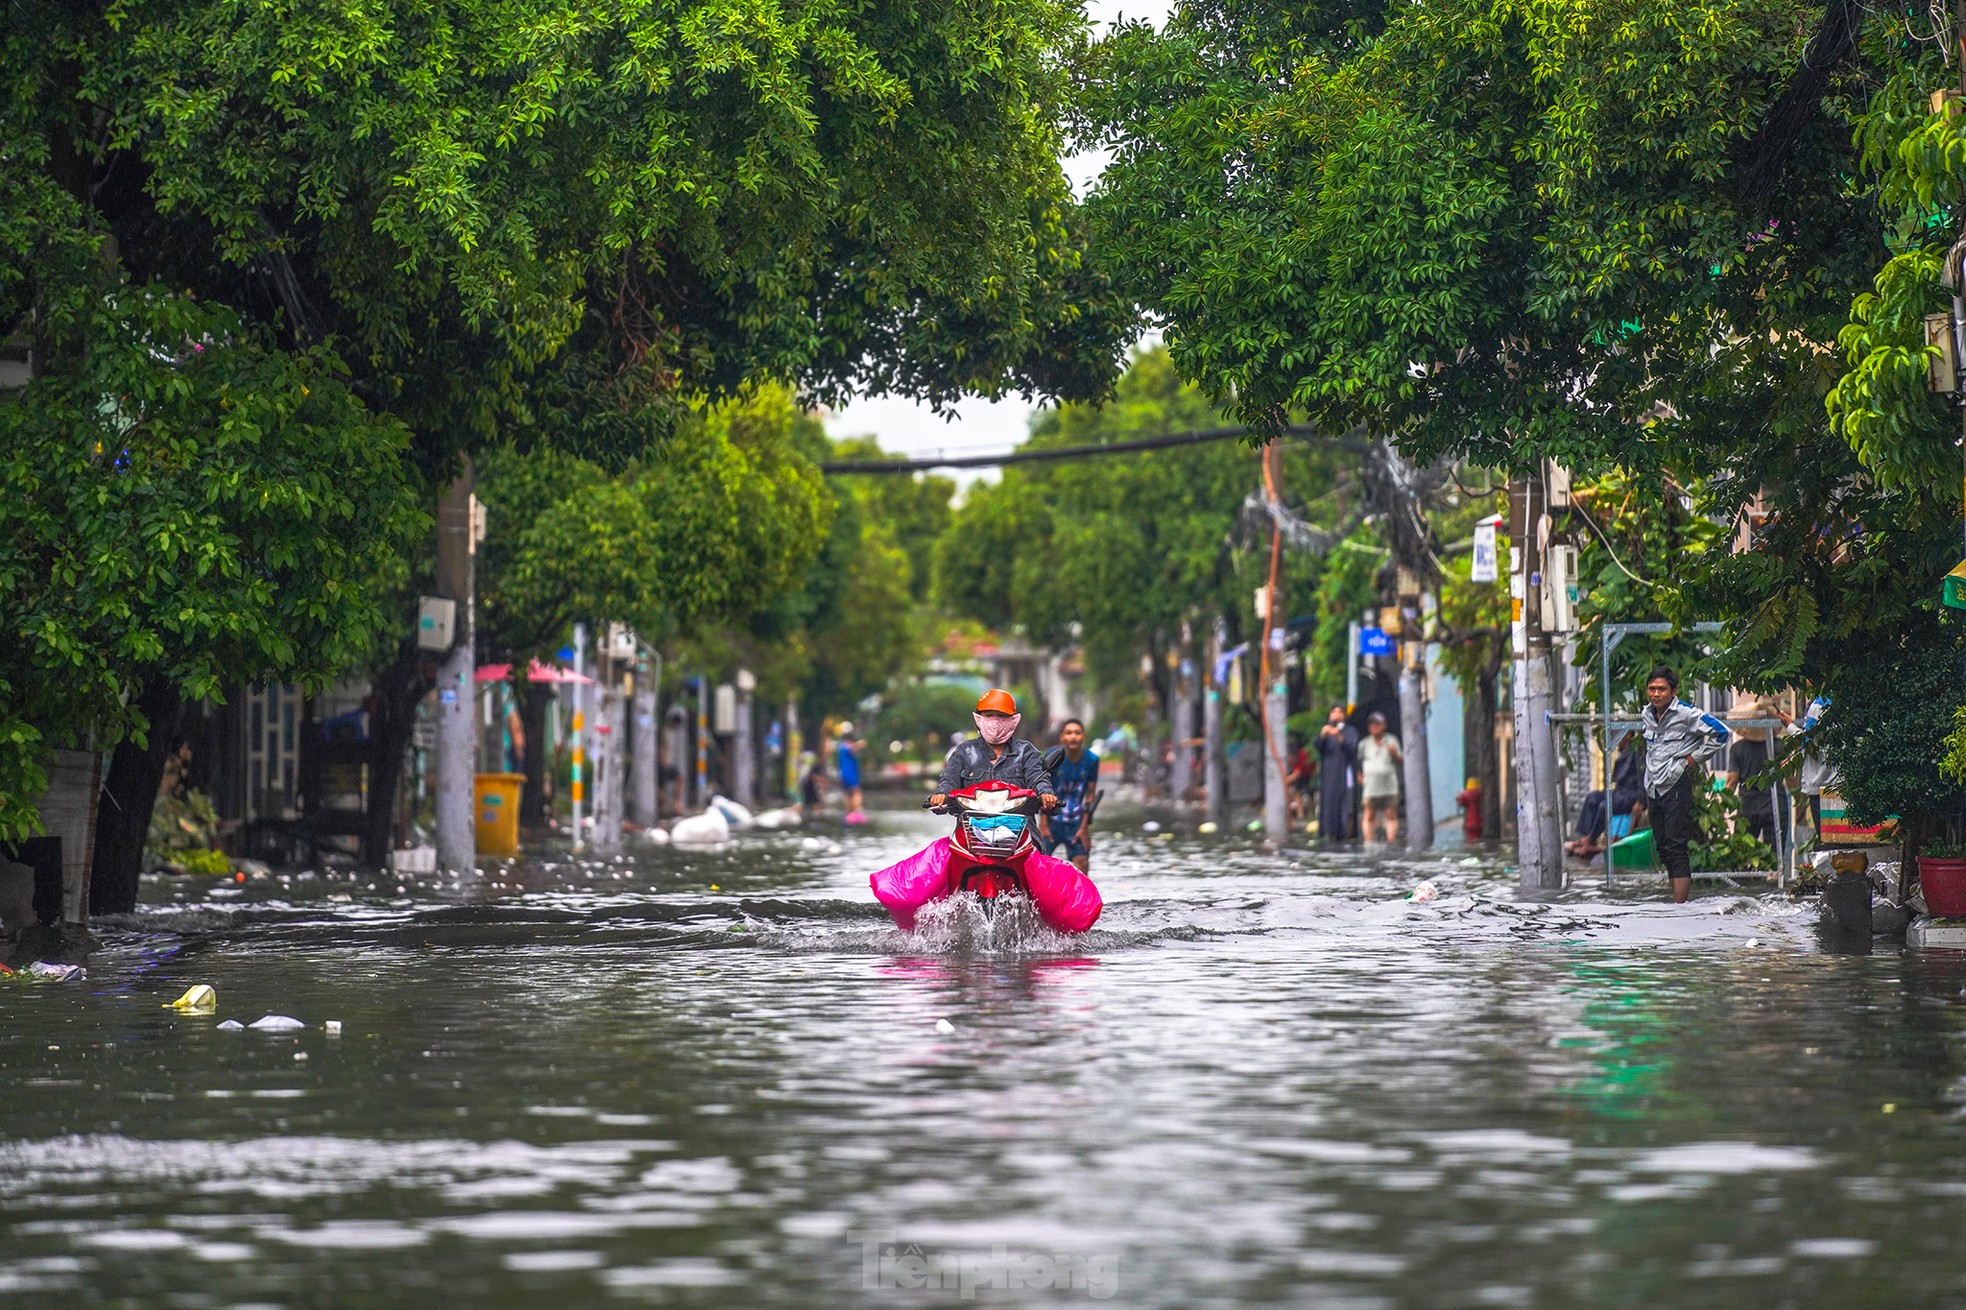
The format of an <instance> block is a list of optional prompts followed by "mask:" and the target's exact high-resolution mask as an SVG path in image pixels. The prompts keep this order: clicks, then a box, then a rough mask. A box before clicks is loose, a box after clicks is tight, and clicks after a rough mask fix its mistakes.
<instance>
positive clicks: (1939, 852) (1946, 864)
mask: <svg viewBox="0 0 1966 1310" xmlns="http://www.w3.org/2000/svg"><path fill="white" fill-rule="evenodd" d="M1918 883H1919V885H1920V886H1921V887H1923V888H1924V889H1925V909H1926V911H1927V912H1928V913H1929V914H1931V915H1932V916H1933V917H1935V918H1940V919H1966V843H1961V842H1957V841H1947V840H1939V841H1928V842H1926V843H1925V845H1924V848H1923V849H1921V850H1920V851H1919V852H1918Z"/></svg>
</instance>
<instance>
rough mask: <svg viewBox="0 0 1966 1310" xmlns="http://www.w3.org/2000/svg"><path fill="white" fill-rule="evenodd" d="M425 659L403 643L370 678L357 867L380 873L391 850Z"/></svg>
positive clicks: (426, 685) (424, 682) (425, 683)
mask: <svg viewBox="0 0 1966 1310" xmlns="http://www.w3.org/2000/svg"><path fill="white" fill-rule="evenodd" d="M425 658H426V657H425V656H424V655H423V654H422V653H421V652H420V651H418V650H417V649H416V647H415V646H413V645H411V644H410V643H408V642H405V643H404V644H403V648H402V649H401V650H399V651H398V652H397V654H396V659H395V662H394V663H392V664H390V665H389V666H388V667H386V668H384V669H383V670H382V671H381V672H380V673H378V674H377V675H376V678H375V683H374V685H373V688H372V694H373V697H374V699H373V701H372V702H371V704H370V706H369V743H370V749H371V750H372V751H373V752H374V753H373V755H372V756H371V758H370V763H369V813H368V820H367V823H366V825H365V826H364V829H363V832H362V863H364V864H366V865H368V866H370V867H371V868H381V867H382V866H384V865H386V864H387V863H388V862H389V852H390V851H392V850H394V849H395V847H396V807H397V803H398V801H399V800H400V799H401V796H402V790H403V758H404V756H405V755H407V754H408V753H409V748H410V738H411V736H412V735H413V734H414V732H415V729H416V707H417V704H418V702H420V701H421V700H422V699H423V697H424V695H425V694H426V693H427V692H428V691H429V690H430V682H429V679H427V678H426V677H424V672H423V662H424V659H425Z"/></svg>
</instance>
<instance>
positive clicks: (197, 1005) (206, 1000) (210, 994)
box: [163, 983, 218, 1014]
mask: <svg viewBox="0 0 1966 1310" xmlns="http://www.w3.org/2000/svg"><path fill="white" fill-rule="evenodd" d="M163 1008H164V1009H166V1010H181V1011H183V1012H184V1013H186V1014H197V1013H209V1012H211V1011H213V1010H216V1009H218V993H217V992H215V991H213V990H212V989H211V988H209V987H207V986H206V985H205V984H204V983H199V984H198V985H197V986H196V987H193V988H191V989H190V990H188V991H186V992H185V994H184V995H182V996H180V997H178V998H177V999H176V1000H175V1001H172V1002H171V1003H170V1004H169V1005H166V1006H164V1007H163Z"/></svg>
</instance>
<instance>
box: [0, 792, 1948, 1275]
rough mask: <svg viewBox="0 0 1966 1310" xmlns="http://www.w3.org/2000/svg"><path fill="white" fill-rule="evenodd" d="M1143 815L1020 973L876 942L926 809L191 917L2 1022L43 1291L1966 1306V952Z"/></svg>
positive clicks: (1018, 963)
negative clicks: (1912, 949) (884, 872)
mask: <svg viewBox="0 0 1966 1310" xmlns="http://www.w3.org/2000/svg"><path fill="white" fill-rule="evenodd" d="M1109 817H1110V819H1111V820H1112V821H1113V822H1112V823H1110V824H1109V826H1108V828H1107V830H1106V831H1105V832H1104V833H1103V835H1102V837H1101V844H1100V846H1099V847H1098V849H1097V851H1096V862H1095V864H1094V868H1093V872H1094V875H1095V877H1096V878H1097V879H1098V881H1099V883H1100V885H1101V888H1102V890H1103V891H1104V893H1105V895H1106V898H1107V902H1108V904H1107V910H1106V914H1105V917H1104V918H1103V919H1102V920H1101V922H1100V925H1099V927H1098V928H1097V929H1096V930H1095V931H1094V932H1093V933H1091V934H1090V935H1088V936H1087V937H1085V938H1084V939H1081V940H1078V941H1064V940H1062V939H1056V938H1051V937H1049V936H1048V935H1046V934H1043V933H1041V932H1032V933H1027V934H1023V935H1021V936H1017V937H1016V940H1015V941H1014V942H1005V941H1003V940H999V941H998V942H997V944H996V946H997V948H996V949H994V950H991V949H987V943H984V942H982V941H980V940H979V939H978V937H977V935H976V933H975V932H973V931H968V930H967V929H966V928H965V925H962V924H951V923H944V924H942V925H941V926H940V928H939V929H938V930H937V932H938V935H936V936H935V937H934V938H933V940H927V941H925V940H924V939H921V938H915V937H911V936H907V935H904V934H901V933H899V932H896V931H894V930H893V929H892V928H891V927H889V926H888V924H887V921H886V919H885V917H884V915H883V914H882V913H881V912H880V910H879V909H878V907H877V906H875V905H874V903H873V901H872V899H871V897H870V896H869V894H868V890H867V883H866V878H867V874H868V873H869V872H870V871H871V870H873V869H874V868H876V867H878V866H879V865H881V864H884V863H887V862H889V861H890V860H893V859H895V858H897V857H898V856H900V855H901V854H904V853H905V852H907V851H909V850H912V849H914V848H916V847H918V846H920V845H921V844H923V843H925V842H926V841H927V840H928V839H929V838H931V837H932V836H934V835H936V834H937V833H938V832H939V831H940V830H941V822H940V821H938V820H933V819H930V818H928V817H927V816H921V815H916V814H912V813H910V814H885V815H880V816H878V817H877V819H876V822H875V823H874V824H873V825H872V826H870V827H869V828H867V829H864V830H861V831H857V832H844V833H843V832H840V831H839V830H838V829H837V828H834V827H830V826H829V827H827V828H825V829H822V830H820V832H821V837H820V840H819V842H818V843H815V842H813V841H811V840H809V838H810V835H811V834H810V833H809V832H808V833H800V832H797V831H792V832H782V833H747V834H744V835H743V836H742V837H740V838H739V840H737V841H736V842H734V843H733V844H732V845H731V846H730V847H728V848H726V849H724V850H722V851H719V852H714V853H690V852H684V851H677V850H671V849H660V848H658V849H652V850H649V849H645V850H643V851H642V852H641V853H639V854H638V855H636V856H635V857H634V859H633V860H632V861H631V862H625V863H621V864H618V865H602V866H575V865H570V864H568V863H565V862H561V863H559V864H557V865H528V866H525V867H523V868H522V869H520V870H519V871H517V872H515V873H513V874H511V875H505V874H493V875H489V876H488V877H487V879H485V880H484V881H485V882H486V883H488V884H497V885H490V886H478V887H456V886H453V885H452V884H451V883H449V882H448V881H441V880H436V881H433V880H431V879H428V878H425V879H422V880H421V881H409V882H405V883H404V884H403V886H404V887H405V889H406V890H405V893H404V894H403V895H401V896H399V895H397V884H396V881H395V880H394V879H392V880H390V881H389V882H387V883H378V884H377V885H376V888H375V890H373V891H372V890H370V888H369V884H370V881H371V880H370V879H369V878H367V877H363V878H361V879H359V880H357V881H350V880H349V879H348V878H347V877H346V876H337V877H332V878H321V877H312V876H309V877H294V878H292V879H291V880H288V881H284V882H283V881H282V880H280V879H278V878H274V879H270V880H260V881H257V882H254V883H252V884H249V885H248V886H246V887H244V888H236V889H235V888H232V887H229V886H227V887H220V888H219V889H218V892H219V894H218V895H215V896H211V897H207V896H205V895H204V894H203V892H202V891H198V892H195V893H192V894H189V895H185V894H183V893H182V887H183V885H184V883H183V881H182V880H180V881H178V882H172V883H167V882H162V881H160V882H154V883H150V884H147V886H146V891H145V895H146V898H147V900H148V901H149V902H151V903H150V904H149V905H148V907H147V908H146V910H145V912H143V913H142V914H141V915H139V916H138V917H137V918H135V919H133V920H127V921H123V922H122V923H120V924H109V925H104V927H103V936H104V938H105V946H104V948H103V949H101V950H99V951H98V952H97V953H96V955H95V956H94V958H93V959H92V961H91V964H90V975H89V978H88V980H87V982H86V983H71V984H67V985H57V984H43V985H26V984H20V985H11V986H8V987H5V988H3V989H0V1014H4V1021H0V1089H4V1097H5V1100H4V1110H0V1301H4V1302H7V1303H27V1302H29V1301H32V1300H38V1299H39V1298H38V1296H37V1295H35V1294H44V1293H53V1294H57V1295H58V1296H59V1297H60V1298H61V1299H62V1300H63V1301H64V1302H66V1303H69V1304H90V1305H96V1304H103V1305H129V1306H145V1307H151V1306H172V1307H179V1306H182V1307H199V1306H214V1307H219V1306H248V1305H250V1306H290V1307H299V1306H324V1307H325V1306H336V1307H342V1306H430V1305H435V1304H442V1303H448V1304H451V1305H456V1306H466V1305H469V1306H501V1307H503V1306H510V1307H528V1308H532V1307H538V1306H542V1305H544V1306H549V1307H550V1306H574V1305H588V1304H611V1303H616V1302H620V1303H629V1304H632V1303H638V1302H641V1303H647V1302H654V1303H661V1304H673V1305H720V1306H722V1305H730V1306H758V1305H769V1306H799V1307H813V1306H843V1305H857V1304H872V1305H891V1304H958V1303H961V1302H962V1301H963V1300H964V1299H965V1298H970V1299H974V1300H976V1301H981V1302H986V1303H990V1302H994V1303H1000V1304H1033V1303H1041V1304H1042V1303H1065V1304H1071V1303H1084V1302H1086V1301H1088V1300H1095V1299H1098V1300H1110V1301H1111V1302H1112V1303H1114V1304H1120V1305H1128V1306H1183V1307H1189V1306H1240V1305H1298V1306H1304V1305H1315V1306H1320V1307H1339V1306H1361V1307H1362V1306H1426V1307H1440V1306H1496V1305H1499V1306H1510V1305H1548V1306H1564V1305H1605V1306H1625V1305H1633V1306H1637V1305H1644V1306H1675V1307H1681V1306H1742V1305H1756V1306H1777V1305H1838V1306H1845V1305H1859V1304H1895V1303H1899V1302H1900V1300H1901V1298H1902V1297H1903V1296H1904V1295H1906V1294H1907V1291H1908V1290H1909V1289H1917V1293H1916V1298H1915V1299H1916V1300H1917V1303H1919V1304H1940V1303H1961V1302H1966V1265H1962V1263H1961V1261H1960V1260H1959V1258H1958V1246H1959V1238H1958V1236H1957V1234H1958V1231H1959V1230H1960V1229H1961V1227H1962V1226H1966V1123H1962V1119H1961V1113H1962V1109H1966V1086H1963V1085H1962V1083H1961V1073H1962V1069H1963V1068H1966V1061H1962V1059H1961V1036H1960V1031H1961V1027H1962V1024H1961V1015H1962V1013H1966V995H1962V991H1963V990H1966V961H1962V960H1960V959H1958V958H1956V957H1946V956H1942V955H1926V956H1916V955H1910V954H1904V953H1901V952H1900V951H1898V950H1897V949H1896V948H1895V947H1893V948H1890V949H1885V946H1884V944H1883V943H1880V944H1879V950H1878V952H1877V953H1876V954H1872V955H1869V956H1846V955H1834V954H1827V953H1824V952H1823V951H1822V950H1821V948H1820V946H1819V944H1818V942H1817V939H1816V935H1815V931H1814V928H1813V910H1812V909H1805V908H1804V907H1800V906H1797V905H1795V904H1793V903H1791V902H1790V901H1789V900H1788V899H1787V898H1785V897H1782V896H1780V895H1777V894H1774V893H1764V892H1754V893H1747V892H1732V891H1707V892H1704V893H1703V894H1702V895H1701V897H1700V898H1699V899H1698V900H1697V901H1696V902H1695V903H1694V904H1692V905H1690V906H1686V907H1678V908H1675V907H1671V906H1668V905H1666V904H1663V903H1662V899H1663V898H1662V897H1661V895H1660V889H1659V888H1657V887H1640V888H1634V889H1631V890H1630V891H1627V890H1626V889H1623V888H1620V889H1619V890H1618V891H1617V893H1616V894H1614V895H1607V894H1605V893H1604V892H1603V891H1602V890H1601V889H1596V888H1595V887H1594V886H1586V887H1583V888H1580V889H1578V890H1575V891H1573V892H1571V893H1569V894H1568V895H1567V896H1566V897H1565V898H1564V899H1563V900H1562V901H1561V902H1559V903H1556V904H1550V905H1535V904H1527V903H1520V902H1518V901H1517V900H1516V899H1515V895H1514V891H1515V889H1514V878H1513V875H1512V874H1510V873H1507V872H1505V871H1504V869H1503V866H1502V864H1501V862H1500V860H1499V858H1493V857H1491V858H1488V859H1487V861H1486V862H1485V863H1480V864H1474V865H1469V864H1464V863H1463V862H1462V859H1463V855H1464V853H1463V852H1462V851H1460V850H1459V849H1458V848H1456V849H1451V850H1447V851H1443V852H1440V853H1437V854H1435V855H1434V856H1432V857H1430V858H1428V859H1426V860H1419V861H1416V860H1410V859H1407V858H1404V857H1390V858H1386V859H1383V860H1381V859H1367V858H1365V857H1361V856H1357V855H1345V856H1320V855H1317V854H1314V853H1312V852H1310V851H1292V852H1288V853H1286V855H1285V856H1284V857H1282V858H1279V857H1277V856H1276V855H1274V854H1265V853H1262V852H1261V851H1260V850H1259V849H1258V848H1257V847H1256V846H1255V845H1254V844H1253V842H1251V841H1245V840H1241V839H1222V840H1219V841H1213V840H1205V839H1201V838H1196V837H1192V836H1184V837H1178V838H1175V839H1172V840H1158V839H1156V838H1155V837H1154V836H1151V835H1149V834H1146V833H1143V832H1142V831H1141V830H1140V823H1139V817H1138V816H1137V815H1134V816H1132V817H1131V818H1129V817H1128V816H1126V815H1124V814H1119V813H1116V814H1113V815H1111V816H1109ZM1122 829H1123V830H1122ZM815 844H818V845H819V846H820V849H817V850H814V849H808V848H809V847H811V846H813V845H815ZM1423 878H1428V879H1432V880H1433V881H1434V882H1435V883H1436V884H1437V886H1438V888H1439V892H1440V894H1439V896H1438V898H1437V899H1436V900H1434V901H1432V902H1430V903H1423V904H1412V903H1408V902H1406V901H1405V900H1404V899H1403V897H1404V896H1405V894H1406V893H1407V892H1408V891H1409V890H1410V889H1411V888H1412V887H1413V886H1414V885H1415V884H1416V883H1417V882H1419V881H1420V880H1421V879H1423ZM713 884H714V889H713ZM200 886H201V887H202V886H203V884H200ZM1013 935H1014V934H1013ZM193 983H209V984H211V985H212V986H214V987H215V988H216V989H217V991H218V995H219V1002H220V1003H219V1010H218V1014H217V1016H216V1017H210V1016H181V1015H177V1014H174V1013H173V1012H171V1011H170V1010H168V1009H165V1008H161V1007H163V1006H164V1005H165V1004H166V1003H168V1002H169V1001H170V1000H171V999H173V998H174V997H176V996H177V995H178V994H179V993H180V992H182V991H183V990H184V989H185V988H186V987H187V986H189V985H191V984H193ZM267 1013H274V1014H287V1015H292V1016H294V1017H296V1018H299V1019H301V1020H303V1021H304V1022H305V1023H306V1024H307V1025H308V1026H307V1028H306V1029H304V1030H302V1031H299V1032H296V1033H260V1032H222V1031H218V1030H217V1028H216V1025H217V1023H218V1022H219V1021H220V1020H224V1019H238V1020H241V1021H244V1022H251V1021H252V1020H254V1019H257V1018H259V1017H260V1016H261V1015H262V1014H267ZM328 1019H336V1020H339V1021H340V1022H341V1023H342V1025H343V1031H342V1034H341V1035H340V1036H339V1037H331V1036H328V1035H327V1034H326V1033H324V1031H323V1029H322V1027H321V1024H322V1022H323V1021H324V1020H328ZM938 1020H947V1021H948V1024H949V1025H952V1026H953V1029H954V1031H953V1032H939V1031H938V1030H937V1021H938Z"/></svg>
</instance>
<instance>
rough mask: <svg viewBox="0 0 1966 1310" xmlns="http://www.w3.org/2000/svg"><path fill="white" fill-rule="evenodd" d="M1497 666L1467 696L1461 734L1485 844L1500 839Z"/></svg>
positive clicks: (1479, 678)
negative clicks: (1477, 791)
mask: <svg viewBox="0 0 1966 1310" xmlns="http://www.w3.org/2000/svg"><path fill="white" fill-rule="evenodd" d="M1500 674H1501V669H1500V667H1499V666H1497V665H1494V664H1491V665H1490V666H1489V667H1488V668H1486V669H1484V670H1483V671H1482V673H1481V676H1480V677H1478V678H1476V679H1475V681H1474V684H1473V685H1472V686H1470V687H1467V688H1464V689H1463V691H1464V694H1465V695H1466V696H1467V711H1466V719H1465V720H1464V727H1463V731H1464V732H1465V733H1466V739H1467V761H1468V776H1469V777H1471V778H1473V779H1474V780H1475V782H1476V784H1477V785H1478V786H1479V787H1480V788H1481V835H1482V839H1483V840H1485V841H1496V840H1498V839H1499V838H1500V837H1501V836H1502V752H1501V750H1500V749H1499V748H1498V747H1497V745H1496V742H1495V700H1496V696H1495V679H1496V678H1497V677H1499V676H1500Z"/></svg>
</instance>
